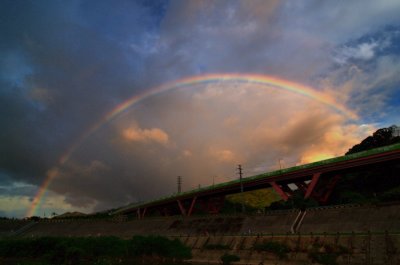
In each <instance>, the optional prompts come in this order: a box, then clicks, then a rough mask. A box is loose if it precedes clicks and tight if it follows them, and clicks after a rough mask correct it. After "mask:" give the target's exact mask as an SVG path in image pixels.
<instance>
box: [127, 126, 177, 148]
mask: <svg viewBox="0 0 400 265" xmlns="http://www.w3.org/2000/svg"><path fill="white" fill-rule="evenodd" d="M122 135H123V137H124V138H125V139H126V140H128V141H134V142H145V143H148V142H156V143H159V144H164V145H165V144H167V143H168V139H169V137H168V134H167V133H166V132H164V131H163V130H161V129H159V128H152V129H141V128H137V127H129V128H126V129H125V130H123V132H122Z"/></svg>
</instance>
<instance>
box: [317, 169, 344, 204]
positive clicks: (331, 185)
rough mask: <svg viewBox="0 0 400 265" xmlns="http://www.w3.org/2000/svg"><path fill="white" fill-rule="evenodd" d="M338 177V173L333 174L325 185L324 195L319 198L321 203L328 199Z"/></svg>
mask: <svg viewBox="0 0 400 265" xmlns="http://www.w3.org/2000/svg"><path fill="white" fill-rule="evenodd" d="M339 179H340V175H335V176H334V177H333V178H332V179H330V181H329V183H328V185H326V192H325V195H324V196H323V197H322V198H321V200H320V201H321V202H322V203H326V202H327V201H328V199H329V197H330V196H331V194H332V192H333V190H334V189H335V187H336V184H337V182H338V181H339Z"/></svg>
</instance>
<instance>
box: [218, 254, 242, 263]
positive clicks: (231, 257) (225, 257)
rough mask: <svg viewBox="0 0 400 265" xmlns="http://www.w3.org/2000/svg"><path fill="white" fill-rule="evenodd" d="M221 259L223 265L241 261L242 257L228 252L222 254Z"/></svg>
mask: <svg viewBox="0 0 400 265" xmlns="http://www.w3.org/2000/svg"><path fill="white" fill-rule="evenodd" d="M220 259H221V261H222V264H223V265H229V264H231V263H232V262H235V261H240V257H239V256H236V255H232V254H227V253H225V254H224V255H222V256H221V258H220Z"/></svg>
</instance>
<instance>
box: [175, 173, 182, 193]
mask: <svg viewBox="0 0 400 265" xmlns="http://www.w3.org/2000/svg"><path fill="white" fill-rule="evenodd" d="M176 184H178V193H181V191H182V177H181V176H178V178H177V180H176Z"/></svg>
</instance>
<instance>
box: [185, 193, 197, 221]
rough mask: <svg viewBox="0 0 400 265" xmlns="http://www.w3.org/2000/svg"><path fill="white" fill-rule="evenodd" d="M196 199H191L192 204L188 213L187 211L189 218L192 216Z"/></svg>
mask: <svg viewBox="0 0 400 265" xmlns="http://www.w3.org/2000/svg"><path fill="white" fill-rule="evenodd" d="M196 199H197V197H196V196H195V197H193V199H192V203H191V204H190V208H189V211H188V214H187V215H188V216H191V215H192V212H193V208H194V204H195V203H196Z"/></svg>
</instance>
